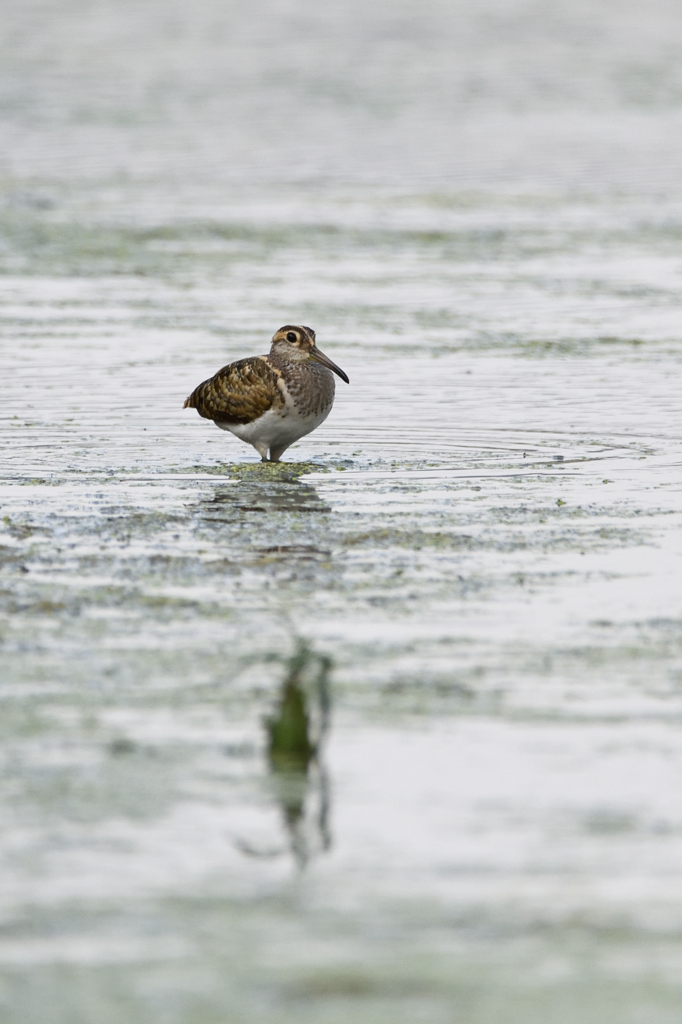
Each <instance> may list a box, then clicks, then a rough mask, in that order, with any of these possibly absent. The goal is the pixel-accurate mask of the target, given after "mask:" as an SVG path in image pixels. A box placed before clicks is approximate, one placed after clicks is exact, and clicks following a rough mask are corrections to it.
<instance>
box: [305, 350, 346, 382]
mask: <svg viewBox="0 0 682 1024" xmlns="http://www.w3.org/2000/svg"><path fill="white" fill-rule="evenodd" d="M310 358H311V359H312V360H313V362H314V363H321V364H322V366H326V367H327V369H328V370H333V371H334V373H336V374H338V375H339V377H340V378H341V380H345V382H346V384H350V381H349V380H348V377H347V376H346V374H345V373H344V372H343V370H342V369H341V368H340V367H339V366H337V365H336V363H333V362H332V361H331V359H330V358H329V356H326V355H325V354H324V352H320V350H319V348H318V347H317V345H313V347H312V348H311V350H310Z"/></svg>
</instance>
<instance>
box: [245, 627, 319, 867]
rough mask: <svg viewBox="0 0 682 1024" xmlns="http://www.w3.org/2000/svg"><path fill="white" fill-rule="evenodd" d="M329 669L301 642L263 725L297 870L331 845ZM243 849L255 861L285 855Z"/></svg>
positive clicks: (289, 846) (290, 661)
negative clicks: (325, 756) (325, 755)
mask: <svg viewBox="0 0 682 1024" xmlns="http://www.w3.org/2000/svg"><path fill="white" fill-rule="evenodd" d="M330 670H331V659H330V658H328V657H326V656H325V655H321V654H317V653H315V652H314V651H312V650H311V649H310V647H309V646H308V645H307V644H306V643H305V642H303V641H299V643H298V645H297V648H296V652H295V653H294V655H293V657H292V658H290V659H289V662H288V664H287V674H286V676H285V678H284V680H283V682H282V685H281V688H280V693H279V699H278V702H277V706H276V708H275V710H274V712H273V714H272V715H271V716H270V717H269V718H267V719H266V720H265V722H264V725H265V729H266V736H267V758H268V765H269V768H270V781H271V784H272V788H273V791H274V794H275V797H276V799H277V802H278V804H279V806H280V808H281V810H282V816H283V819H284V827H285V832H286V836H287V840H288V849H289V851H290V852H291V854H292V855H293V857H294V860H295V862H296V864H297V865H298V866H299V868H303V867H305V865H306V864H307V863H308V861H309V860H310V859H311V857H313V856H314V855H315V854H317V853H321V852H324V851H325V850H328V849H329V847H330V846H331V833H330V829H329V805H330V799H329V779H328V776H327V772H326V770H325V767H324V764H323V761H322V745H323V742H324V738H325V735H326V733H327V730H328V728H329V713H330V705H331V702H330V692H329V674H330ZM239 846H240V848H241V849H242V851H243V852H244V853H248V854H250V855H251V856H261V857H263V856H264V857H272V856H276V855H277V854H279V853H284V852H286V851H285V850H277V851H274V850H269V851H267V852H266V851H258V850H256V849H254V848H252V847H251V846H250V845H248V844H246V843H244V842H241V843H240V844H239Z"/></svg>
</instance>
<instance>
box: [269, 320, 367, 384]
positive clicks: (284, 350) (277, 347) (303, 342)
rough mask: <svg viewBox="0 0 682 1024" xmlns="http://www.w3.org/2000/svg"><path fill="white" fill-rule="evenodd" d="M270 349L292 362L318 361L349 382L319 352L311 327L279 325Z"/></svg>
mask: <svg viewBox="0 0 682 1024" xmlns="http://www.w3.org/2000/svg"><path fill="white" fill-rule="evenodd" d="M272 351H273V352H277V353H278V355H282V356H284V357H285V358H286V359H288V360H290V361H291V362H294V363H306V362H308V360H311V361H312V362H314V363H320V365H321V366H326V367H327V369H328V370H333V371H334V373H336V374H337V375H338V376H339V377H340V378H341V380H345V382H346V384H350V381H349V380H348V377H347V376H346V374H345V373H344V372H343V370H342V369H341V368H340V367H338V366H337V365H336V363H333V362H332V361H331V359H330V358H329V356H326V355H325V354H324V352H320V350H319V348H318V347H317V345H316V344H315V331H314V330H313V329H312V327H292V325H291V324H287V325H286V326H285V327H280V329H279V330H278V331H277V332H276V334H275V335H274V336H273V339H272Z"/></svg>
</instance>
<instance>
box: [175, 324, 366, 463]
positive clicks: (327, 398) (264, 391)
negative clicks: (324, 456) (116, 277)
mask: <svg viewBox="0 0 682 1024" xmlns="http://www.w3.org/2000/svg"><path fill="white" fill-rule="evenodd" d="M332 370H333V371H334V373H336V374H338V376H339V377H340V378H341V380H345V382H346V384H349V383H350V381H349V380H348V377H347V376H346V374H345V373H344V372H343V370H341V369H339V367H338V366H337V365H336V363H333V362H332V361H331V359H330V358H329V357H328V356H326V355H325V354H324V353H323V352H320V350H319V348H318V347H317V345H316V344H315V331H313V330H311V328H310V327H292V326H291V325H287V326H285V327H280V329H279V330H278V331H277V333H276V334H275V336H274V337H273V339H272V347H271V348H270V354H269V355H267V356H250V357H249V358H248V359H239V360H237V362H236V363H230V364H229V365H228V366H223V368H222V370H218V372H217V373H216V375H215V376H214V377H211V378H210V379H209V380H205V381H204V382H203V384H200V385H199V386H198V387H197V388H195V389H194V391H193V392H192V394H191V395H190V396H189V398H188V399H187V401H186V402H185V406H184V408H185V409H187V408H188V407H189V408H190V409H196V410H197V412H198V413H199V415H200V416H203V417H204V418H205V419H207V420H213V422H214V423H215V425H216V426H217V427H220V429H221V430H229V431H231V432H232V433H233V434H234V435H235V436H236V437H238V438H239V439H240V440H241V441H246V442H247V444H252V445H253V447H254V448H255V449H256V451H257V452H258V453H259V454H260V456H261V458H262V460H263V462H267V461H268V459H269V461H270V462H279V460H280V459H281V457H282V455H283V454H284V452H285V451H286V450H287V448H288V447H289V446H290V445H292V444H293V443H294V441H298V439H299V438H300V437H304V436H305V435H306V434H309V433H310V432H311V430H314V429H315V427H319V425H320V423H322V422H323V421H324V420H326V418H327V416H328V415H329V413H330V412H331V407H332V405H333V404H334V377H333V375H332V373H331V372H330V371H332Z"/></svg>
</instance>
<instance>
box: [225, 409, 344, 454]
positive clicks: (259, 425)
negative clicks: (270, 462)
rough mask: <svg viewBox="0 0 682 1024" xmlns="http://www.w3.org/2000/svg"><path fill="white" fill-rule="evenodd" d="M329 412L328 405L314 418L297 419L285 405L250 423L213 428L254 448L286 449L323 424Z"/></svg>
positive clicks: (298, 417)
mask: <svg viewBox="0 0 682 1024" xmlns="http://www.w3.org/2000/svg"><path fill="white" fill-rule="evenodd" d="M330 411H331V405H330V406H329V408H327V409H325V410H324V411H322V412H318V413H317V414H316V415H314V416H307V417H304V416H299V415H298V414H297V413H296V411H295V410H294V409H292V408H291V407H290V406H289V403H288V402H287V405H285V406H284V408H283V409H279V410H278V411H277V412H273V410H272V409H268V411H267V412H265V413H263V415H262V416H259V417H258V419H257V420H254V421H253V422H252V423H217V424H216V426H218V427H220V429H221V430H229V431H230V433H232V434H234V435H235V437H238V438H239V439H240V441H246V442H247V443H248V444H252V445H254V447H256V448H257V447H259V446H265V447H266V448H268V449H270V448H282V447H286V448H288V447H289V445H290V444H293V443H294V441H298V439H299V438H300V437H305V435H306V434H309V433H310V432H311V430H315V428H316V427H319V425H320V423H324V421H325V420H326V418H327V416H328V415H329V413H330Z"/></svg>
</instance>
